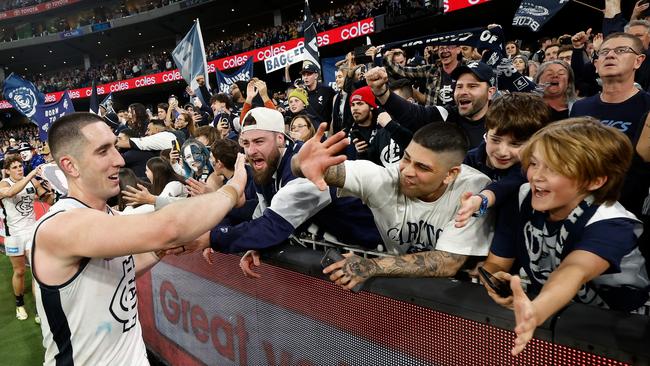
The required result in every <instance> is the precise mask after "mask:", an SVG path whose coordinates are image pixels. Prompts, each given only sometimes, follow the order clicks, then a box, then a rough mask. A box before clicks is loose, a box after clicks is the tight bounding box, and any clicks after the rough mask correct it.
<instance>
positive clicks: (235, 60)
mask: <svg viewBox="0 0 650 366" xmlns="http://www.w3.org/2000/svg"><path fill="white" fill-rule="evenodd" d="M246 60H248V56H233V57H228V58H227V59H225V60H223V63H222V64H221V67H220V68H219V69H220V70H225V69H232V68H233V67H239V66H241V65H243V64H244V63H245V62H246Z"/></svg>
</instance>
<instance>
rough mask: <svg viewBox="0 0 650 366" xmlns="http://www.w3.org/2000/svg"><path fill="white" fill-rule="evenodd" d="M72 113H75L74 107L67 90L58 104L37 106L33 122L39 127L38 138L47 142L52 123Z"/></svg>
mask: <svg viewBox="0 0 650 366" xmlns="http://www.w3.org/2000/svg"><path fill="white" fill-rule="evenodd" d="M70 113H74V105H73V104H72V100H71V99H70V95H69V94H68V91H67V90H66V91H65V92H64V93H63V96H62V97H61V99H60V100H59V101H58V102H54V103H50V104H39V105H37V106H36V111H35V113H34V116H33V118H32V121H34V122H35V123H36V125H37V126H38V138H39V139H40V140H41V141H47V133H48V131H49V130H50V126H52V123H54V121H56V120H57V119H59V118H61V117H63V116H65V115H66V114H70Z"/></svg>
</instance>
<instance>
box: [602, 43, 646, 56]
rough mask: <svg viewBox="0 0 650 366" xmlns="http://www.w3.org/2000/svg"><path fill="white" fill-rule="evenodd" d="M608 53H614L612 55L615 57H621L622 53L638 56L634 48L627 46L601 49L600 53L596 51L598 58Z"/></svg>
mask: <svg viewBox="0 0 650 366" xmlns="http://www.w3.org/2000/svg"><path fill="white" fill-rule="evenodd" d="M610 51H614V53H615V54H617V55H622V54H624V53H633V54H635V55H639V53H638V52H636V51H635V50H634V48H632V47H629V46H621V47H616V48H602V49H601V50H600V51H598V57H605V56H607V55H608V54H609V52H610Z"/></svg>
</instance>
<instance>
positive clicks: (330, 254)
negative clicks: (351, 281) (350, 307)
mask: <svg viewBox="0 0 650 366" xmlns="http://www.w3.org/2000/svg"><path fill="white" fill-rule="evenodd" d="M343 259H345V257H344V256H343V255H342V254H341V253H339V251H338V250H336V249H334V248H329V249H327V251H326V252H325V255H324V256H323V258H322V259H321V261H320V265H321V267H323V269H325V268H326V267H329V266H330V265H332V264H334V263H336V262H340V261H342V260H343ZM362 286H363V283H360V284H358V285H356V286H354V287H353V288H352V289H351V291H352V292H359V291H361V287H362Z"/></svg>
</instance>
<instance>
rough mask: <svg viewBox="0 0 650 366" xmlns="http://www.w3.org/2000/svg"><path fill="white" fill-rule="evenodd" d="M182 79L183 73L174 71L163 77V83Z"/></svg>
mask: <svg viewBox="0 0 650 366" xmlns="http://www.w3.org/2000/svg"><path fill="white" fill-rule="evenodd" d="M179 79H181V72H180V71H178V70H174V71H171V72H166V73H164V74H163V76H162V81H163V83H166V82H169V81H175V80H179Z"/></svg>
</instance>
